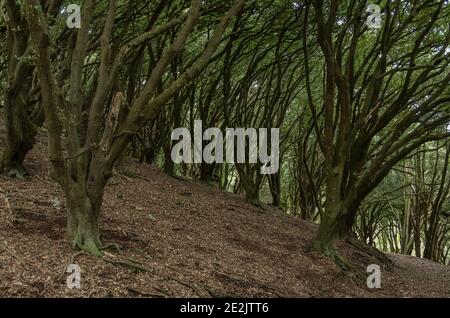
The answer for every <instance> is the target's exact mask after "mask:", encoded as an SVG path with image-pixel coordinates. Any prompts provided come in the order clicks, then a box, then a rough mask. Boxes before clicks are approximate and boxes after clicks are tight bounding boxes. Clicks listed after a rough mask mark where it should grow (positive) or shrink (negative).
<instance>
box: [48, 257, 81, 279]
mask: <svg viewBox="0 0 450 318" xmlns="http://www.w3.org/2000/svg"><path fill="white" fill-rule="evenodd" d="M81 254H86V253H85V252H84V251H79V252H76V253H73V254H72V255H70V256H69V258H68V260H67V263H66V265H65V266H64V269H63V271H62V273H61V274H59V275H58V276H57V277H55V279H54V280H55V281H59V280H61V279H62V278H63V277H64V275H66V273H67V268H68V267H69V266H70V265H71V264H74V262H75V257H77V256H78V255H81Z"/></svg>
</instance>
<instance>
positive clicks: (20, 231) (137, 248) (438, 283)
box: [0, 136, 450, 297]
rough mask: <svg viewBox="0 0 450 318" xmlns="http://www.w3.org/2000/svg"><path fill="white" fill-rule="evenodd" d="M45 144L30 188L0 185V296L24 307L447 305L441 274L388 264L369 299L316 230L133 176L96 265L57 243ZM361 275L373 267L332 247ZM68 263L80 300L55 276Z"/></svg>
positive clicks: (274, 213) (59, 216) (111, 207)
mask: <svg viewBox="0 0 450 318" xmlns="http://www.w3.org/2000/svg"><path fill="white" fill-rule="evenodd" d="M43 140H44V138H42V136H41V138H40V142H39V143H38V144H37V146H36V147H35V149H34V150H33V151H32V153H31V154H30V156H29V157H28V164H27V167H28V169H29V171H30V173H31V176H32V178H31V180H29V181H18V180H12V179H9V178H8V177H5V176H0V195H1V197H0V296H3V297H5V296H7V297H10V296H14V297H22V296H32V297H41V296H45V297H74V296H76V297H80V296H81V297H104V296H118V297H141V296H142V297H169V296H172V297H230V296H231V297H232V296H234V297H241V296H242V297H391V296H400V297H415V296H418V297H450V268H449V267H445V266H441V265H439V264H435V263H432V262H429V261H426V260H421V259H416V258H413V257H408V256H400V255H390V254H389V255H388V257H389V258H391V259H392V260H393V262H394V266H391V267H389V268H388V267H386V266H384V264H380V265H381V266H382V267H383V271H382V288H381V289H379V290H369V289H367V288H366V287H365V282H364V281H362V280H361V279H358V278H355V277H351V276H352V275H349V274H348V273H345V272H342V271H341V270H340V269H339V268H338V267H336V266H335V265H334V264H333V263H332V262H331V261H330V260H328V259H327V258H324V257H322V256H320V255H318V254H317V253H315V252H313V251H311V248H310V247H311V242H312V238H313V237H314V235H315V232H316V230H317V227H316V226H315V225H313V224H310V223H307V222H303V221H301V220H297V219H293V218H289V217H287V216H285V215H282V214H281V212H280V211H278V210H276V209H273V208H270V207H265V208H264V209H258V208H254V207H252V206H250V205H248V204H247V203H245V201H243V200H242V198H240V197H239V196H236V195H233V194H229V193H224V192H222V191H219V190H216V189H213V188H211V187H209V186H207V185H204V184H200V183H196V182H184V181H181V180H178V179H174V178H169V177H167V176H165V175H164V174H163V173H162V172H161V171H159V170H158V169H156V168H154V167H149V166H142V165H138V164H133V165H132V166H131V170H132V171H133V173H134V174H135V175H136V176H139V177H126V176H123V175H115V176H114V177H113V178H112V179H111V181H110V183H109V185H108V188H107V191H106V194H105V200H104V208H103V211H102V213H103V216H102V226H101V227H102V229H103V230H102V233H103V238H102V239H103V242H104V243H111V242H114V243H117V244H119V245H120V246H121V253H119V251H117V250H115V249H113V248H112V249H108V250H106V251H105V257H104V259H96V258H93V257H90V256H86V255H75V256H74V254H73V251H72V250H71V249H70V247H69V246H68V244H67V242H66V241H65V239H64V237H65V232H64V224H65V212H64V210H65V207H64V200H63V197H62V194H61V191H60V189H59V187H58V185H57V184H56V183H54V182H53V181H52V180H51V179H50V178H49V177H48V174H47V169H48V162H47V160H46V156H45V152H46V145H45V143H44V142H43ZM340 247H341V249H342V251H343V255H344V256H345V257H346V258H347V259H349V260H351V261H352V262H354V263H355V264H357V266H358V267H359V268H361V269H364V268H366V267H367V265H369V264H372V263H377V262H379V260H377V259H376V258H374V257H373V256H371V255H370V254H368V253H366V252H364V251H359V250H356V249H355V248H354V247H352V246H349V245H347V244H344V243H342V244H341V246H340ZM72 256H74V258H75V262H76V263H78V264H79V265H80V267H81V269H82V277H81V279H82V280H81V284H82V286H81V287H82V288H81V289H80V290H69V289H67V287H66V282H65V279H66V276H65V275H62V274H63V272H64V270H65V267H66V264H67V263H68V261H69V260H70V258H71V257H72Z"/></svg>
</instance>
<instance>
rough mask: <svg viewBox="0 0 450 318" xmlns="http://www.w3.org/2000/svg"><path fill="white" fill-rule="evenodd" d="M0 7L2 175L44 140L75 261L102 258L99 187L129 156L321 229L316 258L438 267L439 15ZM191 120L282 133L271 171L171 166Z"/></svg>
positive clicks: (35, 0)
mask: <svg viewBox="0 0 450 318" xmlns="http://www.w3.org/2000/svg"><path fill="white" fill-rule="evenodd" d="M0 3H1V16H0V42H1V45H0V88H1V90H0V95H1V96H0V99H1V101H2V102H1V111H2V115H3V120H2V124H4V125H5V129H6V136H5V138H6V141H7V142H6V146H5V147H4V149H1V161H0V167H1V170H2V173H4V174H7V175H9V176H10V177H12V178H20V179H27V178H33V175H31V174H29V173H27V153H28V152H29V151H30V149H32V147H33V144H34V143H35V139H36V135H37V133H38V132H39V131H43V132H45V134H46V136H47V138H48V158H49V160H50V162H51V166H52V169H51V171H49V172H48V173H49V174H50V176H51V178H52V179H53V180H55V182H57V183H58V184H59V186H60V187H61V189H62V190H63V192H64V194H65V199H66V206H67V237H68V244H69V243H70V244H71V245H72V246H73V247H74V248H75V249H82V250H84V251H87V252H89V253H92V254H94V255H99V254H100V253H101V251H100V248H101V246H102V243H103V242H102V241H101V236H102V233H101V232H100V231H99V227H98V222H99V220H100V218H101V217H102V214H101V208H102V201H103V194H104V189H105V187H106V185H107V183H108V180H109V179H110V177H111V176H112V174H113V173H122V174H127V173H129V172H128V170H127V163H128V162H130V160H134V161H138V162H141V163H148V164H153V165H157V166H159V167H161V169H163V170H164V172H165V173H166V174H167V175H169V176H172V177H175V178H183V179H193V180H200V181H202V182H205V183H207V184H209V185H210V186H211V187H218V188H220V189H222V190H224V191H228V192H234V193H238V194H242V196H243V197H245V199H247V200H248V201H249V202H251V203H252V204H254V205H256V206H260V207H261V209H264V207H265V206H266V205H268V204H269V205H273V206H276V207H279V208H280V209H281V210H282V211H283V212H284V213H286V214H288V215H290V216H294V217H298V218H301V219H303V220H308V221H311V222H314V223H317V224H320V227H319V231H318V234H317V237H316V239H315V243H314V248H315V249H316V250H318V251H320V252H322V253H323V254H325V255H326V256H329V257H331V258H333V259H334V260H335V261H336V262H338V263H339V264H342V262H343V261H342V259H341V257H340V256H339V250H337V249H336V247H335V242H336V241H338V240H348V241H351V242H353V243H354V244H361V243H358V241H357V240H355V238H358V239H359V242H364V243H366V244H369V245H372V246H374V247H376V248H378V249H380V250H382V251H390V252H394V253H402V254H408V255H414V256H418V257H423V258H428V259H431V260H434V261H436V262H440V263H442V264H449V263H450V173H449V169H448V168H449V164H450V138H449V137H450V85H449V82H450V3H449V1H446V0H411V1H400V0H383V1H375V0H374V1H372V2H369V1H364V0H340V1H338V0H329V1H325V0H311V1H300V0H299V1H292V0H291V1H284V0H276V1H272V0H271V1H266V0H257V1H252V0H247V1H244V0H232V1H231V0H230V1H222V0H212V1H201V0H192V1H187V0H186V1H185V0H152V1H124V0H101V1H95V0H85V1H61V0H16V1H15V0H2V1H1V2H0ZM73 3H76V4H79V5H80V6H81V27H80V28H68V27H67V25H66V22H67V21H66V20H67V18H68V15H69V13H68V12H67V10H66V9H67V7H68V6H69V5H70V4H73ZM371 3H373V4H377V5H379V6H380V7H381V21H380V22H381V27H380V28H370V27H369V25H368V24H367V20H368V18H369V15H370V12H368V11H367V7H368V5H369V4H371ZM196 120H201V121H202V123H203V126H204V127H219V128H220V129H221V130H225V128H227V127H244V128H250V127H252V128H279V129H280V169H279V172H278V173H276V174H271V175H263V174H261V173H260V168H261V165H260V164H254V163H248V162H245V163H238V164H229V163H220V164H218V163H212V164H209V163H199V164H175V163H174V162H173V160H172V158H171V150H172V147H173V145H174V142H173V141H172V140H171V132H172V131H173V130H174V129H175V128H177V127H187V128H189V129H190V130H191V131H193V129H194V121H196ZM169 195H170V194H169Z"/></svg>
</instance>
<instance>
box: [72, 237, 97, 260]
mask: <svg viewBox="0 0 450 318" xmlns="http://www.w3.org/2000/svg"><path fill="white" fill-rule="evenodd" d="M99 245H100V244H98V242H97V241H96V240H94V239H91V238H85V237H84V236H83V235H81V234H77V235H75V237H74V239H73V240H72V246H73V248H75V249H76V248H78V249H79V250H81V251H84V252H86V253H88V254H91V255H93V256H97V257H101V256H102V252H101V251H100V249H99V247H98V246H99Z"/></svg>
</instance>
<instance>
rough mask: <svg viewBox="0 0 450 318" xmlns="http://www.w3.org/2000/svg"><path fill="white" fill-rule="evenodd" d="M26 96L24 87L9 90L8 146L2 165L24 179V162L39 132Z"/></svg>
mask: <svg viewBox="0 0 450 318" xmlns="http://www.w3.org/2000/svg"><path fill="white" fill-rule="evenodd" d="M25 86H26V85H25ZM25 89H27V87H25ZM26 97H27V94H26V93H25V92H24V91H23V87H22V88H21V89H19V91H18V92H15V91H14V90H9V91H8V92H7V94H6V100H5V108H4V112H5V125H6V147H5V149H4V152H3V155H2V158H1V163H0V166H1V170H3V171H5V172H6V173H8V174H9V175H10V176H12V177H15V178H18V179H23V177H24V176H25V174H26V170H25V168H24V165H23V162H24V159H25V156H26V155H27V153H28V151H30V150H31V149H32V148H33V144H34V138H35V136H36V133H37V128H36V126H35V124H34V123H33V122H32V120H31V119H30V117H29V115H28V109H27V105H26V101H25V100H26Z"/></svg>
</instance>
